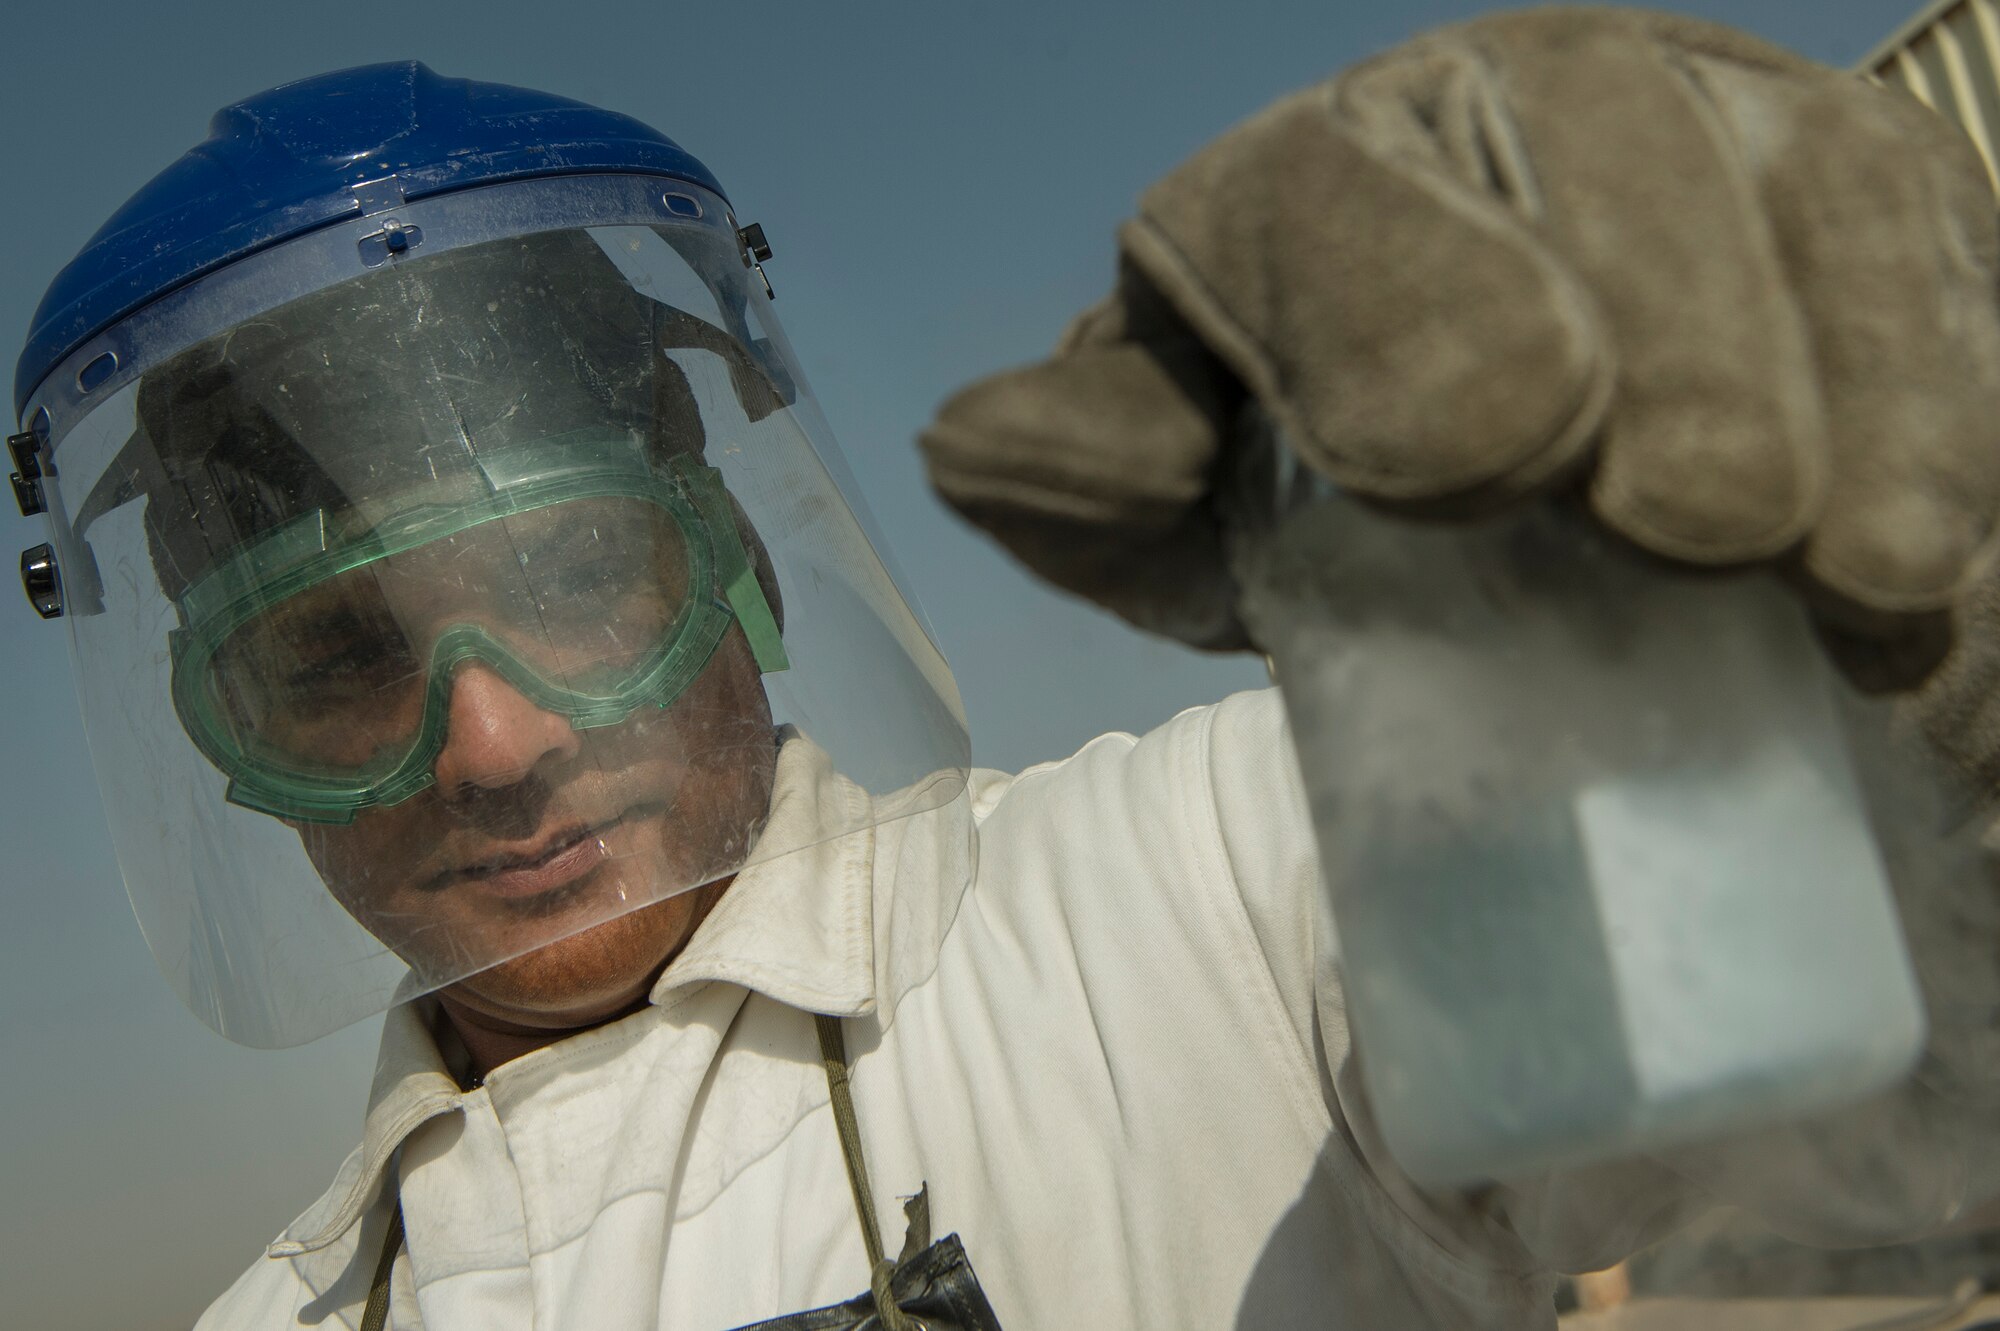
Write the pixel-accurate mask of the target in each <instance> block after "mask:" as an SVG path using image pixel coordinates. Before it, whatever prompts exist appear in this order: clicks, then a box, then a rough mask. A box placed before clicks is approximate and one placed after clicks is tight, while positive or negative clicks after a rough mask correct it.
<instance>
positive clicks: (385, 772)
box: [169, 439, 789, 823]
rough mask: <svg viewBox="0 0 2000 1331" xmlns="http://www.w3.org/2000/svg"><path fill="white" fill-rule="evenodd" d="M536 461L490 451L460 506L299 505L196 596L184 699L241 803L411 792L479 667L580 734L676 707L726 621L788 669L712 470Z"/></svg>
mask: <svg viewBox="0 0 2000 1331" xmlns="http://www.w3.org/2000/svg"><path fill="white" fill-rule="evenodd" d="M536 453H537V455H538V456H537V457H535V458H523V459H517V461H518V462H519V463H520V464H521V465H517V466H512V467H510V466H509V465H508V462H509V460H507V459H501V460H498V461H497V462H496V461H495V460H490V459H484V458H482V459H480V466H479V469H478V471H477V472H476V473H473V472H469V473H468V477H467V479H468V481H474V480H476V486H474V487H473V488H476V489H477V490H478V491H479V493H477V494H475V495H473V496H471V497H469V498H461V497H457V496H454V497H453V498H452V499H451V500H450V501H449V502H438V503H420V504H417V505H415V506H405V507H400V508H398V509H397V510H396V511H394V512H393V513H390V514H387V515H385V516H383V517H381V518H379V519H377V520H374V521H364V520H361V519H359V518H358V517H357V516H355V515H353V514H350V515H348V516H347V517H346V519H345V521H342V520H341V519H340V518H337V517H336V516H335V515H333V514H330V513H328V512H326V511H324V510H318V511H314V512H311V513H307V514H304V515H302V516H300V517H298V518H294V519H292V520H291V521H289V522H286V523H285V524H283V525H282V526H279V527H277V528H275V529H273V530H272V531H270V532H268V533H267V534H265V535H264V536H262V537H260V538H259V539H257V540H256V541H254V542H252V543H251V544H249V545H246V546H245V547H243V548H242V549H240V550H239V551H237V552H236V553H235V554H234V555H233V556H232V557H231V558H230V559H229V560H228V561H227V562H226V563H224V564H222V565H221V566H219V567H217V568H215V569H214V570H212V571H211V572H209V573H208V574H206V575H205V576H204V577H202V578H201V579H200V580H199V581H198V582H196V583H195V584H194V585H192V586H191V587H189V588H188V590H187V592H186V593H185V594H184V595H183V596H182V597H181V599H180V601H179V602H178V609H179V612H180V617H181V624H182V627H180V628H178V629H175V630H173V631H172V633H170V635H169V653H170V656H171V659H172V665H173V700H174V709H175V711H176V713H177V714H178V715H179V717H180V722H181V725H182V727H183V728H184V729H185V730H186V731H187V734H188V736H189V737H190V738H191V739H192V740H193V741H194V743H195V745H196V746H197V747H198V748H200V750H201V751H202V753H203V754H204V755H206V756H207V758H208V759H209V761H211V762H212V763H214V764H215V766H216V767H217V768H218V769H219V770H220V771H222V772H223V773H225V774H226V775H227V776H228V777H229V787H228V792H227V798H228V799H229V801H230V802H231V803H233V804H237V805H241V806H242V807H244V808H249V809H256V810H259V811H260V812H264V813H270V814H275V815H277V816H278V817H281V818H285V819H288V820H292V821H297V822H314V823H346V822H350V821H352V819H353V818H354V815H355V814H356V813H358V812H360V811H361V810H363V809H366V808H369V807H371V806H374V805H389V804H396V803H399V802H401V801H403V800H406V799H408V798H410V797H411V796H412V795H415V794H417V793H418V792H419V791H421V790H423V789H425V788H426V787H428V786H429V785H431V784H432V782H433V781H434V780H435V775H434V769H435V767H436V764H437V760H438V756H439V755H440V753H442V752H443V750H444V747H445V745H446V743H447V742H448V738H449V737H448V735H447V726H446V720H447V717H448V715H449V709H450V702H451V689H452V679H453V676H454V674H455V673H456V672H457V671H458V670H459V669H461V668H462V667H464V666H466V665H468V664H469V663H478V664H480V665H482V666H484V667H486V668H488V669H490V670H491V671H493V672H494V673H495V674H496V675H498V676H499V677H500V678H501V679H503V680H505V681H506V683H507V684H508V685H509V686H511V687H512V688H513V689H515V690H516V691H517V692H519V693H520V694H521V695H522V696H523V697H524V698H526V699H528V700H529V701H530V702H531V703H533V704H534V705H535V706H536V707H537V708H539V709H541V710H543V711H547V712H550V713H554V714H556V715H560V716H563V717H566V718H567V719H568V721H569V723H570V725H571V726H572V727H574V728H576V729H578V730H586V729H590V728H593V727H598V726H610V725H616V724H618V723H620V722H622V721H624V720H625V719H626V718H628V717H630V716H631V715H632V714H633V713H634V712H636V711H637V710H639V709H640V708H642V707H649V706H650V707H656V708H664V707H668V706H671V705H672V704H673V702H674V701H675V700H676V699H677V698H679V697H680V696H681V695H682V693H684V692H685V691H686V690H687V688H688V686H689V685H691V684H692V683H693V682H694V680H695V679H696V677H697V676H699V675H700V674H701V672H702V670H703V669H704V668H705V667H706V666H707V665H708V663H709V660H710V659H711V658H712V657H713V655H714V654H715V651H716V648H717V647H718V646H719V645H720V643H721V642H722V639H723V636H724V635H725V634H726V633H727V632H728V629H729V626H730V624H731V623H732V622H734V623H737V624H740V625H741V626H742V627H743V630H744V633H745V636H746V637H747V639H748V641H749V643H750V647H751V650H752V652H753V654H754V655H755V657H756V660H757V664H758V667H759V669H761V670H763V671H764V672H766V673H769V672H773V671H778V670H783V669H785V668H787V666H788V664H789V663H788V661H787V660H786V657H785V650H784V645H783V643H782V641H781V640H780V637H779V632H778V626H777V623H776V621H775V618H774V616H773V615H772V612H771V608H770V605H769V604H768V602H767V601H766V600H765V597H764V595H763V592H762V590H761V589H760V588H759V586H758V583H757V577H756V571H755V570H754V569H753V568H752V566H751V563H750V559H749V555H748V553H747V551H746V550H745V548H744V545H743V541H742V539H741V537H740V535H739V534H738V531H737V526H736V520H735V516H734V513H733V511H732V506H731V503H730V500H729V497H728V495H727V493H726V492H725V491H724V490H723V487H722V481H721V477H720V474H719V473H717V472H716V471H715V470H713V469H712V468H709V467H704V466H702V465H700V464H699V463H698V462H696V461H694V460H693V459H691V458H685V457H683V458H679V459H676V460H675V461H674V462H673V463H672V464H671V465H670V466H668V467H667V468H666V470H665V471H664V472H661V471H657V470H655V469H654V468H653V466H651V465H650V464H649V463H648V462H647V461H646V460H645V458H644V457H643V455H642V454H641V452H640V451H639V449H638V448H637V447H635V445H634V444H633V443H632V442H631V441H629V440H625V439H617V440H608V441H597V442H591V441H583V442H580V443H579V442H574V441H552V442H551V444H550V445H549V446H548V447H546V448H544V449H540V450H536ZM441 488H444V487H442V486H441ZM461 488H465V487H461Z"/></svg>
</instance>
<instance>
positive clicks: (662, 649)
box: [169, 441, 790, 824]
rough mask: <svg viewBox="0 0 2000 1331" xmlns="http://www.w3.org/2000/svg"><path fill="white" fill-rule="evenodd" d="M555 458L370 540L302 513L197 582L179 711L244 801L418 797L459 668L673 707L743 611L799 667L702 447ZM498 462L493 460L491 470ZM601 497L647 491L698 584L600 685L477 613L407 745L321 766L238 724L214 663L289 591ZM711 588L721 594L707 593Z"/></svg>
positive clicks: (587, 703) (643, 496) (591, 696)
mask: <svg viewBox="0 0 2000 1331" xmlns="http://www.w3.org/2000/svg"><path fill="white" fill-rule="evenodd" d="M548 452H549V453H550V454H551V455H552V458H559V459H561V465H559V466H552V465H550V462H549V461H548V460H543V461H541V462H540V465H539V466H537V462H538V460H537V459H535V458H532V457H530V458H525V459H522V461H523V462H524V463H525V468H524V469H523V470H522V472H521V473H520V474H519V475H517V477H516V478H515V480H514V481H513V483H511V484H502V485H496V488H495V493H494V494H493V496H492V497H491V499H490V500H488V501H486V502H483V503H476V504H468V505H464V506H460V507H456V508H444V509H440V508H439V507H438V506H430V507H427V508H420V509H417V510H415V511H413V512H411V513H409V514H406V515H404V516H403V517H401V518H399V519H396V520H392V521H391V522H388V523H384V524H378V525H377V526H376V527H375V528H374V529H373V530H371V531H369V532H368V533H367V535H366V536H365V537H364V538H363V539H361V540H359V541H354V542H348V543H342V542H341V541H340V540H339V538H338V537H337V536H336V535H335V534H334V532H335V525H334V521H333V519H332V517H331V515H329V514H327V513H325V512H315V513H310V514H305V515H302V516H301V517H299V518H296V519H294V520H293V521H292V522H290V523H288V524H286V525H285V526H284V527H282V528H280V529H279V530H277V531H274V532H272V533H270V534H269V535H268V536H266V537H264V538H263V539H262V540H259V541H257V542H256V543H254V544H253V545H251V546H249V547H247V548H245V549H244V550H242V551H240V552H239V553H238V554H237V555H236V556H235V557H234V558H233V559H231V560H230V561H229V562H228V563H226V564H224V565H223V566H222V567H220V568H217V569H215V570H214V571H212V572H211V573H209V574H208V575H207V576H206V577H204V578H202V579H201V580H200V581H199V582H197V583H196V584H194V585H193V586H192V587H190V588H188V590H187V591H186V593H185V594H184V595H182V596H181V597H180V598H179V599H178V600H177V602H176V609H177V611H178V613H179V615H180V618H181V627H179V628H177V629H175V630H173V631H172V632H171V633H170V635H169V651H170V654H171V657H172V661H173V700H174V708H175V712H176V713H177V715H178V716H179V717H180V721H181V725H182V727H183V728H184V729H185V730H186V731H187V733H188V736H189V738H191V739H192V740H193V741H194V743H195V744H196V746H197V747H199V748H200V749H201V751H202V753H203V754H204V755H205V756H207V758H208V759H209V761H210V762H212V763H214V764H215V766H216V767H217V768H218V769H219V770H221V771H223V772H225V773H227V774H228V775H229V778H230V779H229V786H228V794H227V798H228V800H229V802H230V803H232V804H236V805H239V806H240V807H243V808H247V809H254V810H257V811H259V812H262V813H268V814H273V815H275V816H277V817H279V818H283V819H286V820H288V821H292V822H310V823H326V824H344V823H348V822H351V821H352V820H353V818H354V815H355V814H356V813H358V812H360V811H361V810H363V809H366V808H370V807H372V806H375V805H393V804H398V803H400V802H402V801H403V800H406V799H409V798H410V797H411V796H413V795H415V794H417V793H418V792H420V791H422V790H424V789H426V788H427V787H429V786H430V785H432V784H433V782H434V781H435V779H436V778H435V774H434V770H433V769H434V767H435V764H436V762H437V758H438V755H439V753H440V752H441V751H442V749H443V746H444V742H445V717H446V715H447V712H448V709H449V706H450V696H451V688H452V676H453V675H454V673H455V672H456V671H457V670H458V668H459V667H460V666H462V665H465V664H466V663H468V662H471V661H478V662H480V663H482V664H484V665H486V666H488V667H490V668H491V669H492V670H493V671H494V672H495V673H496V674H498V675H499V676H500V677H501V678H502V679H504V680H505V681H506V682H507V683H508V684H509V685H510V686H511V687H512V688H514V689H515V690H517V691H518V692H519V693H520V694H521V695H522V696H523V697H525V698H527V699H528V700H529V701H530V702H532V703H533V704H534V706H536V707H537V708H539V709H540V710H542V711H545V712H551V713H554V714H556V715H559V716H562V717H565V718H566V719H567V720H568V721H569V723H570V725H571V726H572V727H574V728H575V729H578V730H586V729H592V728H595V727H601V726H612V725H617V724H619V723H620V722H622V721H624V720H626V719H627V718H628V717H630V716H631V715H632V713H633V712H635V711H637V710H638V709H639V708H641V707H645V706H649V705H650V706H653V707H658V708H667V707H670V706H672V705H673V703H674V702H675V701H676V700H677V699H678V698H679V697H680V696H681V695H682V694H683V693H684V692H685V691H686V690H687V688H688V687H689V686H690V685H691V684H693V682H694V681H695V679H696V678H697V677H698V676H699V675H700V674H701V673H702V671H703V670H704V669H705V668H706V667H707V665H708V663H709V661H710V660H711V659H712V657H713V656H714V654H715V651H716V648H717V647H718V646H719V645H720V644H721V642H722V639H723V635H724V634H725V633H726V632H727V631H728V628H729V625H730V623H731V621H732V620H733V621H734V622H735V623H737V624H740V625H741V626H742V627H743V631H744V636H745V637H746V639H747V640H748V641H749V644H750V648H751V651H752V653H753V655H754V657H755V659H756V662H757V666H758V669H759V671H760V672H762V673H765V674H770V673H775V672H778V671H782V670H785V669H787V668H788V666H789V664H790V662H789V661H788V660H787V659H786V656H785V649H784V643H783V640H782V638H781V637H780V634H779V630H778V625H777V621H776V618H775V616H774V615H773V613H772V610H771V607H770V604H769V603H768V601H767V600H766V599H765V597H764V593H763V590H762V588H761V587H760V586H759V585H758V582H757V576H756V570H755V569H754V568H753V567H752V565H751V561H750V557H749V554H748V552H747V551H746V549H745V548H744V544H743V540H742V538H741V536H740V535H739V533H738V531H737V525H736V520H735V517H734V514H733V513H732V511H731V508H730V501H729V498H728V495H727V493H726V492H725V491H724V490H723V488H722V480H721V476H720V474H719V473H718V472H716V471H715V470H714V469H713V468H710V467H704V466H701V465H699V464H698V463H695V462H694V461H692V460H691V459H689V458H687V457H679V458H676V459H674V461H673V462H672V464H671V465H670V467H669V469H668V474H667V475H665V476H661V475H660V474H659V473H658V472H656V471H654V470H653V469H652V468H651V467H650V466H649V465H648V464H647V463H646V462H645V460H644V458H643V457H642V456H640V454H639V453H638V452H636V451H635V449H634V448H633V447H632V446H631V445H629V444H624V443H612V444H608V445H606V444H598V445H595V446H591V445H576V444H566V443H563V442H562V441H550V446H549V449H548ZM494 470H498V469H497V468H493V467H489V474H491V473H492V472H493V471H494ZM600 497H609V498H632V499H639V500H643V501H645V502H646V503H648V504H650V505H652V506H653V507H655V508H656V509H658V510H659V511H660V512H662V513H664V514H665V515H666V516H667V518H669V519H670V520H671V522H672V524H673V526H674V528H675V529H676V530H677V531H678V532H679V534H680V537H681V540H682V542H683V548H684V552H685V554H686V557H687V567H688V593H687V595H686V597H685V599H684V600H683V603H682V604H681V606H680V607H679V609H678V612H677V613H676V614H675V617H674V619H673V622H672V623H671V625H670V626H669V627H668V628H667V629H666V631H665V632H664V633H663V634H662V635H661V636H660V639H659V641H658V642H657V643H655V644H654V646H653V647H652V649H651V650H649V651H647V652H646V653H644V654H643V656H642V657H641V658H640V659H639V661H638V662H637V663H636V665H635V666H634V667H633V668H632V669H630V670H627V671H625V672H623V673H622V674H621V675H620V677H618V678H616V679H614V680H610V681H606V683H605V685H604V686H603V687H600V688H598V689H596V690H581V689H577V688H574V687H571V686H570V685H569V684H567V683H559V682H557V681H556V680H553V679H550V678H548V676H547V675H545V674H544V673H542V672H541V671H539V670H537V669H536V668H535V667H534V666H533V665H531V664H529V663H528V662H527V661H526V660H524V659H523V658H522V656H521V655H520V654H519V653H518V652H516V651H515V650H514V649H513V648H511V647H510V646H509V645H508V644H507V643H506V641H505V640H504V639H503V638H502V637H500V636H499V635H497V634H495V633H493V632H491V631H489V630H488V629H486V628H484V627H482V626H480V625H477V624H471V623H456V624H451V625H448V626H447V627H445V628H444V629H443V630H442V631H441V632H440V633H439V634H438V635H437V637H436V640H435V641H434V642H433V644H432V645H431V649H430V652H429V654H428V662H427V679H428V684H427V686H426V689H425V698H424V703H423V711H422V720H421V722H420V723H419V725H418V727H417V729H416V731H415V733H414V734H413V735H412V736H410V738H409V742H408V744H407V746H406V747H404V748H403V749H402V750H401V751H400V752H396V753H392V754H390V755H389V756H388V757H387V758H386V759H384V760H381V761H375V762H370V763H368V764H364V765H362V766H360V767H357V768H355V769H353V770H351V771H345V772H335V771H329V770H325V769H323V768H322V769H321V770H317V771H315V770H309V769H307V768H306V767H304V766H303V765H302V764H300V763H298V762H294V761H287V760H286V759H285V757H284V756H282V755H279V754H277V753H275V752H274V751H273V750H272V749H271V747H270V746H268V745H260V744H258V743H257V742H256V741H255V740H254V738H252V739H248V740H246V739H244V738H241V737H239V736H238V735H237V734H236V731H235V728H234V727H233V726H231V725H230V723H229V721H228V719H227V714H228V712H229V711H230V710H231V709H230V707H229V705H228V703H227V702H226V701H224V700H223V699H222V698H221V697H219V696H218V693H217V691H216V689H215V688H214V676H213V675H212V673H211V670H212V667H213V665H214V662H215V658H216V656H217V653H218V651H219V650H220V649H221V647H222V645H223V644H224V643H225V642H226V641H227V640H228V638H229V636H230V635H231V634H232V633H234V632H235V631H237V630H238V629H240V628H242V627H243V626H244V625H245V624H246V623H247V622H249V621H250V620H251V619H253V618H255V617H256V616H258V615H260V614H262V613H264V612H266V611H268V610H270V609H272V608H274V607H276V606H278V605H280V604H281V603H283V602H284V601H286V600H287V598H289V597H292V596H295V595H297V594H299V593H301V592H304V591H306V590H308V589H310V588H312V587H315V586H318V585H320V584H322V583H325V582H326V581H327V580H329V579H331V578H335V577H338V576H339V575H341V574H343V573H348V572H351V571H354V570H358V569H364V568H366V567H368V566H369V565H371V564H374V563H376V562H377V561H380V560H384V559H388V558H391V557H393V556H395V555H398V554H402V553H404V552H406V551H410V550H414V549H416V548H418V547H420V546H423V545H427V544H429V543H431V542H434V541H440V540H444V539H446V538H448V537H451V536H454V535H457V534H459V533H461V532H466V531H470V530H471V529H473V528H475V527H479V526H482V525H484V524H486V523H490V522H497V521H503V520H505V519H508V518H513V517H519V516H522V515H524V514H528V513H534V512H538V511H542V510H545V509H550V508H553V507H555V506H556V505H559V504H565V503H569V502H572V501H575V500H580V499H592V498H600ZM704 589H705V594H704Z"/></svg>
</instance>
